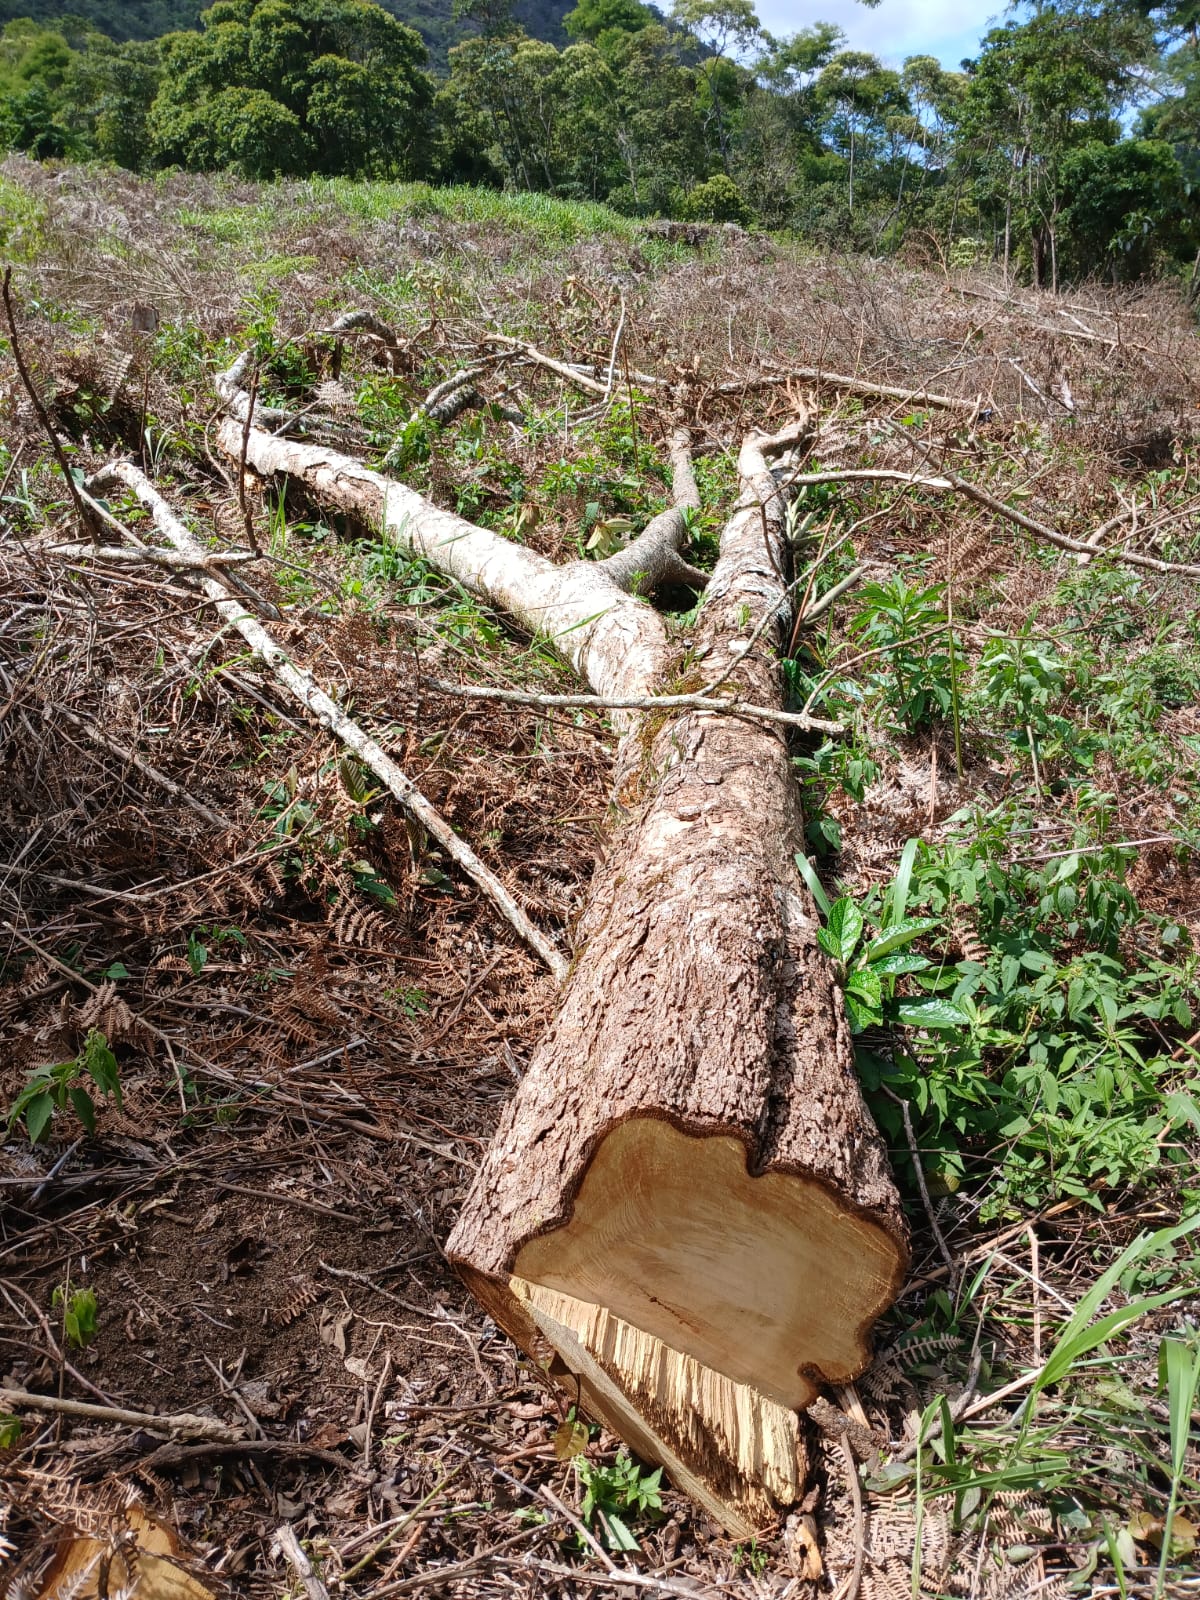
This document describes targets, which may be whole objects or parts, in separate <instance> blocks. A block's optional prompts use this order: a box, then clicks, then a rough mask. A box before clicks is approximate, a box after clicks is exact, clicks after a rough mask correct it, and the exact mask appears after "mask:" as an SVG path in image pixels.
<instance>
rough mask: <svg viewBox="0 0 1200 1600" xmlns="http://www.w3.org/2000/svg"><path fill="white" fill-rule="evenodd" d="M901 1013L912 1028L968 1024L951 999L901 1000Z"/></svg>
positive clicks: (901, 1016) (955, 1026) (904, 1020)
mask: <svg viewBox="0 0 1200 1600" xmlns="http://www.w3.org/2000/svg"><path fill="white" fill-rule="evenodd" d="M899 1015H900V1021H901V1022H904V1023H907V1024H908V1026H909V1027H910V1028H962V1027H965V1026H966V1024H967V1018H966V1017H965V1016H964V1015H963V1013H962V1012H961V1011H960V1010H959V1009H958V1007H957V1006H956V1005H955V1004H954V1003H953V1001H951V1000H901V1002H900V1006H899Z"/></svg>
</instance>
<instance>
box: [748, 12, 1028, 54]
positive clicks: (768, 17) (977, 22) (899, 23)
mask: <svg viewBox="0 0 1200 1600" xmlns="http://www.w3.org/2000/svg"><path fill="white" fill-rule="evenodd" d="M756 10H757V11H758V17H759V21H760V22H761V23H762V25H763V27H764V28H768V29H769V30H770V31H771V32H772V33H774V34H786V33H795V32H796V30H797V29H798V28H803V27H805V26H806V25H807V24H808V23H811V22H814V21H817V20H820V21H823V22H836V23H837V25H838V26H839V27H840V28H841V29H842V31H843V32H844V33H845V35H846V38H847V41H848V44H849V47H850V48H851V49H852V50H869V51H870V52H871V54H872V55H877V56H880V57H881V58H882V59H883V60H884V61H885V62H886V64H887V65H888V66H899V64H900V62H901V61H903V60H904V58H905V56H915V55H931V56H938V57H939V58H940V60H941V61H942V64H943V65H944V66H947V67H957V66H958V64H959V62H960V61H961V60H962V58H963V57H964V56H970V55H975V54H976V53H977V51H978V47H979V40H980V38H981V37H982V35H983V34H984V33H986V32H987V29H988V27H989V26H990V25H991V24H993V23H995V22H999V21H1002V20H1003V16H1004V12H1005V0H882V4H881V5H880V6H879V7H878V8H877V9H876V10H874V11H870V10H868V9H867V7H866V6H863V5H859V4H857V3H856V0H757V4H756Z"/></svg>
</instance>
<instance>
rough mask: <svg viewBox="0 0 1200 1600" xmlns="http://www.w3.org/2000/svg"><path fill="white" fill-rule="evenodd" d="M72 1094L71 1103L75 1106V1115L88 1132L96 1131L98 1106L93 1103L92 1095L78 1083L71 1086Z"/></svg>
mask: <svg viewBox="0 0 1200 1600" xmlns="http://www.w3.org/2000/svg"><path fill="white" fill-rule="evenodd" d="M70 1095H71V1104H72V1105H73V1106H74V1107H75V1115H76V1116H77V1117H78V1118H79V1120H80V1122H82V1123H83V1126H84V1128H85V1129H86V1130H87V1132H88V1133H95V1131H96V1107H95V1105H94V1104H93V1101H92V1097H91V1095H90V1094H89V1093H88V1092H87V1090H86V1089H82V1088H80V1086H79V1085H78V1084H75V1085H74V1086H73V1087H72V1088H71V1090H70Z"/></svg>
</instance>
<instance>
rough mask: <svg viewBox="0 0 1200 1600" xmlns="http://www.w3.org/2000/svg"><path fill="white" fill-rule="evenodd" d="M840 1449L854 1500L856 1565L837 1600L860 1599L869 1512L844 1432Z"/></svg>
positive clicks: (852, 1454)
mask: <svg viewBox="0 0 1200 1600" xmlns="http://www.w3.org/2000/svg"><path fill="white" fill-rule="evenodd" d="M838 1450H839V1452H840V1454H841V1457H842V1463H843V1465H844V1466H845V1469H846V1482H847V1484H848V1485H849V1487H850V1498H851V1500H852V1501H853V1502H854V1567H853V1570H852V1571H851V1573H850V1576H849V1577H848V1578H847V1579H846V1582H845V1583H844V1584H843V1585H842V1587H841V1588H840V1589H839V1590H838V1592H837V1596H836V1600H858V1590H859V1585H860V1584H861V1583H862V1575H863V1565H864V1563H865V1561H866V1557H867V1514H866V1510H865V1508H864V1506H863V1492H862V1483H861V1482H860V1480H859V1476H858V1463H857V1462H856V1461H855V1459H854V1452H853V1450H851V1448H850V1442H849V1440H848V1439H847V1438H846V1435H845V1434H842V1436H841V1437H840V1438H839V1439H838Z"/></svg>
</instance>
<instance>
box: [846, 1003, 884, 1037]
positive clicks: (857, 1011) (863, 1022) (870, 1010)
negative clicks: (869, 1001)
mask: <svg viewBox="0 0 1200 1600" xmlns="http://www.w3.org/2000/svg"><path fill="white" fill-rule="evenodd" d="M844 998H845V1002H846V1015H847V1016H848V1017H849V1019H850V1031H851V1033H862V1032H863V1030H864V1029H865V1028H877V1027H878V1026H879V1024H880V1023H881V1022H882V1021H883V1015H882V1013H881V1012H879V1011H877V1010H876V1009H875V1008H874V1007H872V1006H868V1005H865V1004H864V1003H863V1002H862V1001H861V1000H859V999H857V998H856V997H855V996H854V995H852V994H847V995H846V996H845V997H844Z"/></svg>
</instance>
